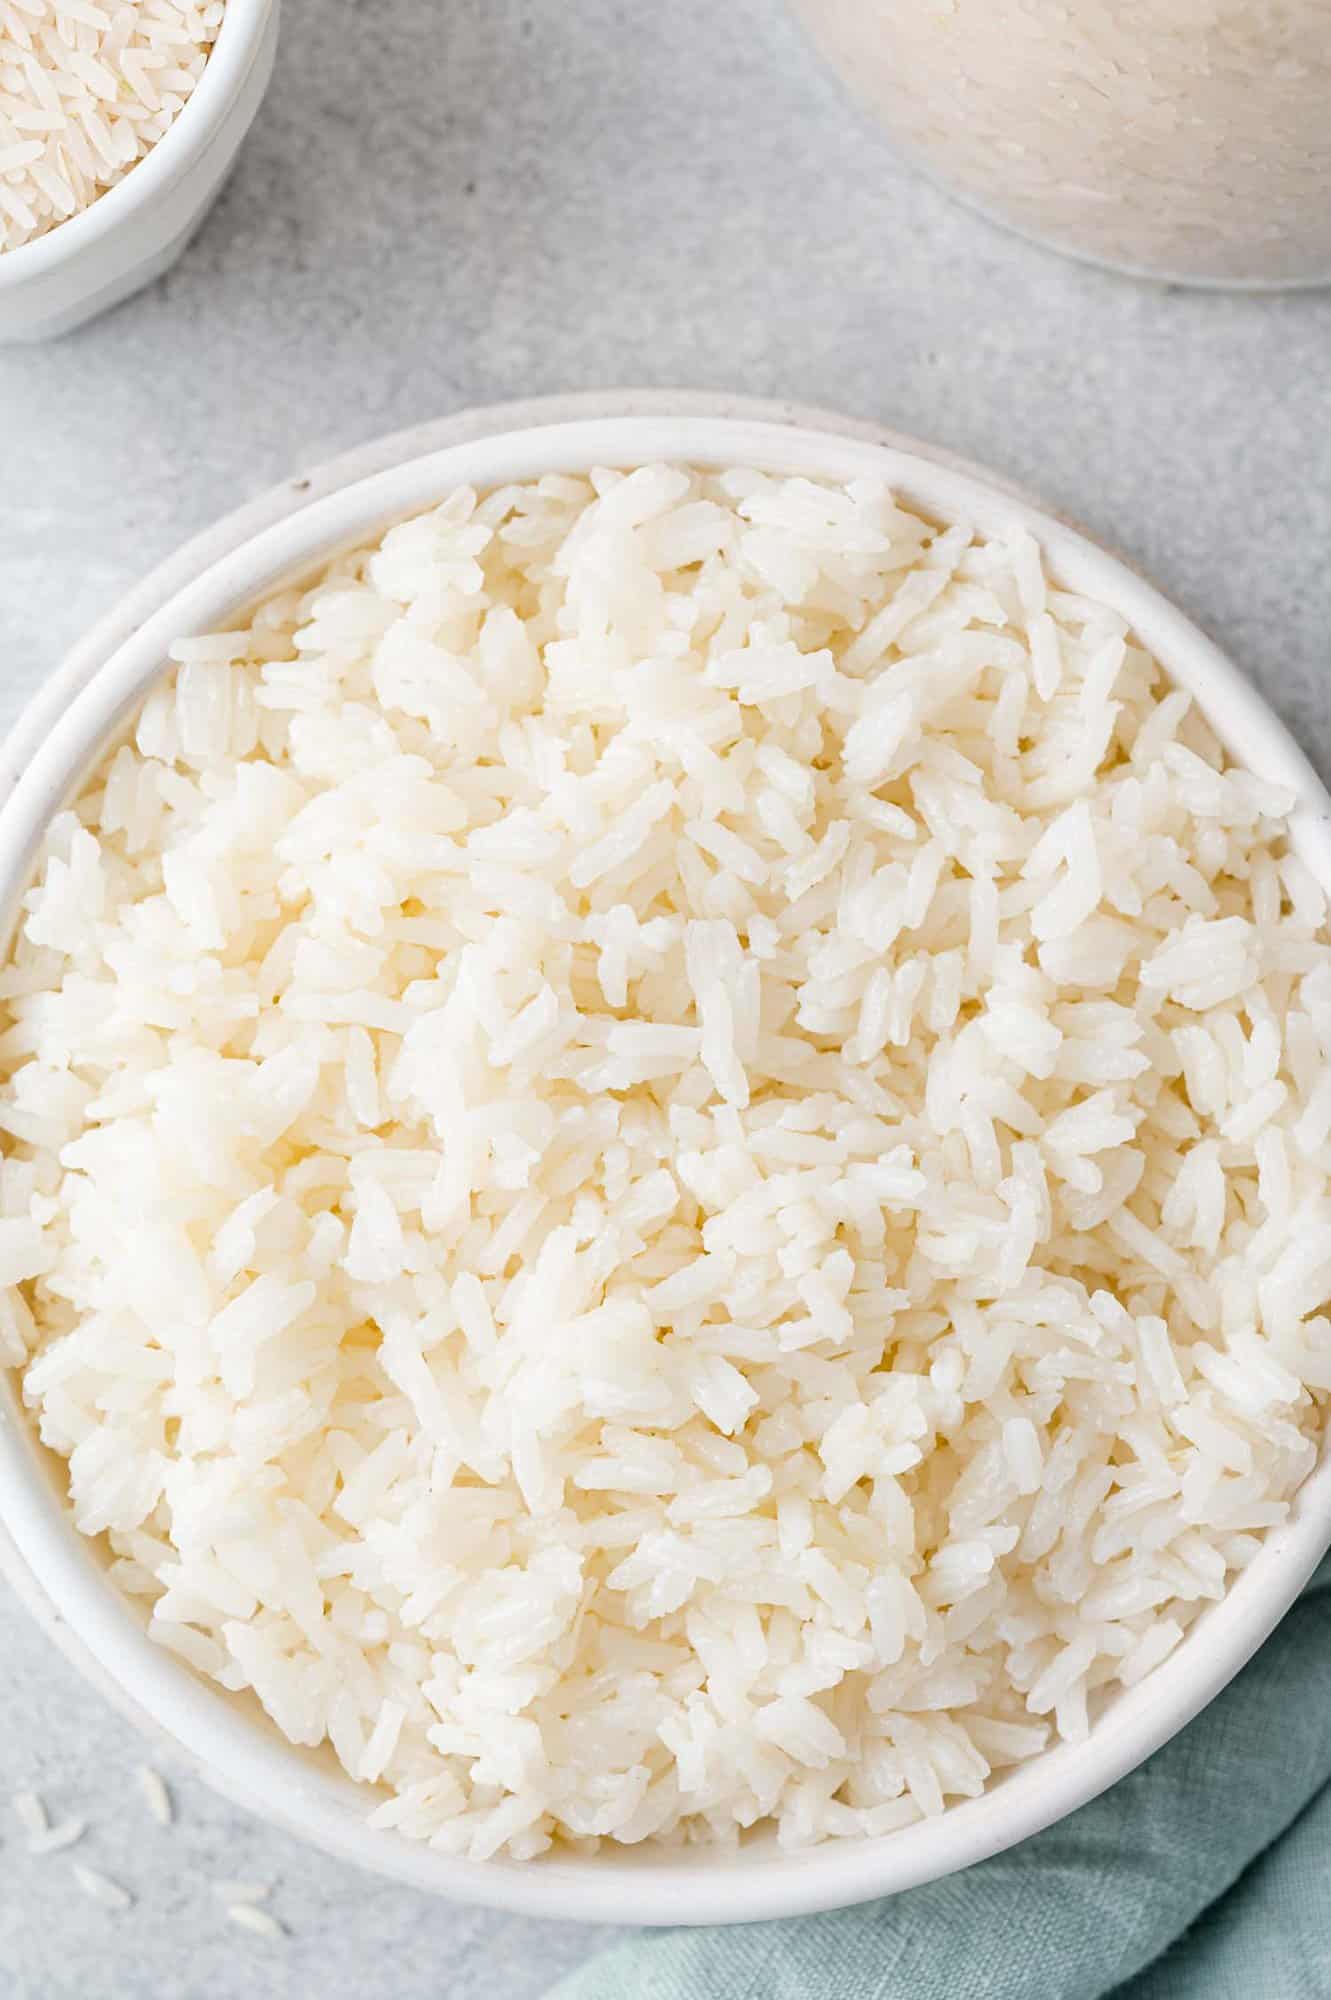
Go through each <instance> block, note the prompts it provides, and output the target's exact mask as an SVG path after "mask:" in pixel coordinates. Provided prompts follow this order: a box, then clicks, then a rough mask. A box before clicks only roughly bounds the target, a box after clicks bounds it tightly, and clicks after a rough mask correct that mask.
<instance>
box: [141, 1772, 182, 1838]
mask: <svg viewBox="0 0 1331 2000" xmlns="http://www.w3.org/2000/svg"><path fill="white" fill-rule="evenodd" d="M137 1775H138V1781H139V1790H140V1791H141V1792H142V1794H143V1802H144V1804H145V1805H146V1806H147V1808H148V1810H149V1812H150V1813H151V1814H152V1816H153V1818H154V1819H155V1820H156V1821H157V1824H158V1825H159V1826H170V1825H171V1823H172V1821H173V1820H174V1818H175V1813H174V1812H173V1810H172V1806H171V1794H170V1792H169V1791H168V1790H167V1786H166V1780H165V1778H163V1776H162V1774H161V1772H160V1771H154V1770H153V1768H152V1766H151V1765H149V1764H140V1766H139V1768H138V1774H137Z"/></svg>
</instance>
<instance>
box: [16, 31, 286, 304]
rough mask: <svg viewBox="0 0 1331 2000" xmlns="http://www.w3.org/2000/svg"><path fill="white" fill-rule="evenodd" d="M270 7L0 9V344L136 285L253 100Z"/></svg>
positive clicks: (200, 194)
mask: <svg viewBox="0 0 1331 2000" xmlns="http://www.w3.org/2000/svg"><path fill="white" fill-rule="evenodd" d="M276 33H277V7H276V0H0V339H16V340H23V339H37V338H41V337H45V336H47V335H50V334H54V333H62V332H65V331H67V330H68V329H69V328H70V327H73V326H76V325H78V324H79V323H80V321H82V320H84V319H87V318H89V317H90V316H91V315H92V314H93V313H94V312H100V311H103V310H105V308H106V307H107V306H109V305H112V304H115V303H116V301H117V300H119V299H121V298H124V297H125V296H127V294H128V293H129V292H130V291H132V290H136V289H138V287H140V286H141V285H144V284H147V283H148V282H149V281H150V280H151V279H152V278H154V277H157V276H158V275H159V274H160V273H161V272H162V271H164V270H165V269H166V268H167V266H168V265H169V264H170V263H172V262H173V261H174V259H175V258H176V257H177V256H178V255H179V253H180V251H181V250H182V249H183V247H184V245H185V243H186V242H187V241H188V240H189V237H190V236H191V234H192V233H193V231H194V229H195V228H196V227H197V225H198V223H199V222H200V221H201V219H202V217H203V215H204V214H205V213H206V211H207V209H208V207H209V205H210V203H211V202H212V199H213V197H214V195H215V194H216V193H217V190H218V188H219V187H220V186H221V183H222V180H223V178H224V177H225V175H226V173H227V171H228V170H229V168H230V166H231V163H232V160H233V158H234V156H235V153H236V151H237V149H238V147H239V145H240V142H241V140H242V138H243V137H244V135H245V132H246V130H247V129H248V127H249V124H250V121H251V120H252V118H253V116H254V113H255V111H256V110H257V108H258V104H259V101H260V99H261V97H262V95H263V91H264V88H265V86H266V84H267V81H268V76H269V73H270V71H271V68H272V61H273V51H274V47H275V42H276Z"/></svg>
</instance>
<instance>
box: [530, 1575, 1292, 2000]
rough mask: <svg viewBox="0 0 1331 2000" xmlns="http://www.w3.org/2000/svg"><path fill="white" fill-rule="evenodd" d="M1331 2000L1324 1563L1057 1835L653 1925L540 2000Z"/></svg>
mask: <svg viewBox="0 0 1331 2000" xmlns="http://www.w3.org/2000/svg"><path fill="white" fill-rule="evenodd" d="M1110 1995H1112V1996H1113V2000H1331V1559H1328V1561H1326V1562H1324V1563H1323V1565H1322V1567H1321V1568H1320V1569H1319V1571H1318V1572H1317V1574H1316V1576H1315V1577H1314V1578H1313V1580H1312V1582H1311V1583H1310V1584H1309V1585H1308V1588H1307V1590H1306V1591H1305V1592H1304V1594H1303V1596H1302V1597H1301V1598H1300V1599H1299V1601H1298V1603H1297V1604H1296V1605H1295V1606H1294V1608H1293V1609H1292V1610H1291V1611H1290V1613H1289V1614H1288V1616H1287V1617H1286V1618H1285V1620H1284V1621H1283V1623H1282V1624H1281V1625H1280V1627H1279V1629H1278V1630H1277V1631H1276V1632H1275V1633H1274V1634H1273V1635H1272V1637H1271V1638H1270V1639H1269V1640H1268V1641H1267V1643H1266V1644H1265V1646H1263V1647H1262V1649H1261V1651H1260V1652H1259V1653H1258V1654H1257V1656H1256V1658H1255V1659H1253V1660H1252V1661H1251V1662H1250V1663H1249V1665H1248V1666H1247V1667H1246V1668H1245V1669H1244V1671H1243V1672H1242V1673H1241V1674H1240V1675H1239V1676H1238V1677H1237V1679H1236V1680H1234V1681H1233V1682H1231V1684H1230V1686H1229V1687H1228V1688H1226V1689H1225V1691H1224V1693H1223V1694H1221V1695H1220V1696H1219V1697H1218V1698H1217V1699H1216V1700H1215V1701H1214V1702H1212V1703H1211V1705H1210V1706H1209V1707H1208V1708H1207V1709H1205V1710H1204V1711H1203V1713H1202V1714H1201V1715H1200V1716H1198V1717H1197V1719H1196V1720H1195V1721H1194V1722H1192V1723H1191V1724H1190V1725H1189V1726H1188V1728H1187V1729H1185V1730H1183V1731H1182V1732H1181V1733H1180V1734H1179V1735H1178V1736H1176V1737H1175V1738H1174V1739H1173V1740H1172V1741H1171V1742H1169V1743H1167V1744H1166V1745H1165V1746H1164V1748H1163V1749H1161V1750H1158V1751H1157V1752H1156V1754H1155V1756H1154V1757H1152V1758H1150V1759H1149V1760H1148V1762H1146V1763H1145V1764H1143V1765H1142V1766H1141V1767H1140V1769H1138V1770H1136V1771H1134V1772H1132V1773H1131V1774H1130V1775H1129V1776H1128V1777H1126V1778H1124V1779H1122V1780H1121V1781H1120V1782H1119V1783H1118V1784H1117V1785H1115V1786H1114V1787H1113V1788H1112V1789H1111V1790H1110V1791H1108V1792H1106V1793H1104V1794H1103V1795H1102V1796H1101V1797H1100V1798H1098V1799H1094V1800H1092V1802H1091V1803H1090V1805H1087V1806H1083V1807H1082V1808H1081V1810H1080V1811H1079V1812H1076V1813H1073V1814H1072V1815H1071V1816H1070V1817H1069V1818H1068V1819H1065V1820H1063V1821H1061V1822H1060V1823H1059V1824H1058V1825H1057V1826H1053V1827H1050V1828H1048V1829H1047V1830H1046V1831H1045V1832H1044V1833H1041V1834H1037V1835H1035V1836H1034V1838H1032V1839H1031V1840H1028V1841H1026V1842H1024V1843H1023V1844H1022V1845H1021V1846H1020V1847H1017V1848H1014V1849H1012V1850H1010V1851H1009V1852H1008V1853H1006V1854H1000V1855H996V1856H995V1857H994V1858H993V1859H992V1860H989V1861H984V1862H980V1863H978V1864H977V1865H976V1866H975V1867H974V1868H970V1869H967V1870H966V1871H965V1872H964V1873H962V1874H960V1875H952V1876H949V1877H947V1878H946V1879H945V1880H943V1881H941V1882H931V1883H928V1884H926V1885H925V1886H924V1887H923V1888H919V1889H912V1890H908V1891H907V1892H905V1893H904V1894H902V1895H899V1896H893V1897H888V1898H886V1899H884V1900H883V1901H882V1902H879V1903H871V1904H866V1905H863V1906H861V1907H860V1908H858V1909H853V1910H839V1911H834V1912H831V1913H829V1914H827V1915H824V1916H814V1917H798V1918H792V1919H790V1920H788V1921H782V1922H774V1923H762V1924H734V1925H724V1926H715V1927H711V1928H708V1929H705V1930H688V1931H671V1932H665V1933H662V1932H648V1933H645V1934H644V1935H643V1937H642V1938H641V1940H635V1941H633V1942H631V1943H629V1944H627V1945H625V1946H622V1947H619V1948H617V1949H616V1950H614V1951H611V1952H608V1953H606V1954H605V1955H604V1956H602V1957H600V1958H598V1959H595V1960H593V1961H592V1962H591V1963H590V1964H588V1965H586V1966H584V1967H582V1968H580V1970H579V1971H577V1972H575V1973H574V1974H572V1976H571V1977H569V1978H567V1979H565V1980H563V1981H562V1982H561V1983H560V1984H559V1985H558V1986H556V1987H554V1988H553V1989H552V1992H551V1994H550V1995H549V1996H548V2000H1108V1996H1110Z"/></svg>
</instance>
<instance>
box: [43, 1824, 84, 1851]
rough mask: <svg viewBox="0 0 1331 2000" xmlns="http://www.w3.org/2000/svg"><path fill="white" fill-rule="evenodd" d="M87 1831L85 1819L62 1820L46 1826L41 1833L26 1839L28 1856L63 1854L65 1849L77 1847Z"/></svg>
mask: <svg viewBox="0 0 1331 2000" xmlns="http://www.w3.org/2000/svg"><path fill="white" fill-rule="evenodd" d="M87 1831H88V1822H87V1820H86V1819H63V1820H60V1821H58V1822H57V1824H56V1825H55V1826H48V1827H46V1828H45V1829H44V1831H42V1832H41V1833H33V1834H30V1835H29V1837H28V1852H29V1854H63V1853H64V1851H65V1849H66V1848H67V1847H77V1845H78V1843H79V1842H80V1841H81V1840H82V1838H83V1836H84V1834H85V1833H86V1832H87Z"/></svg>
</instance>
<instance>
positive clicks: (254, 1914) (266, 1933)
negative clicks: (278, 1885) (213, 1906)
mask: <svg viewBox="0 0 1331 2000" xmlns="http://www.w3.org/2000/svg"><path fill="white" fill-rule="evenodd" d="M227 1918H228V1920H229V1921H230V1922H231V1923H233V1924H235V1925H236V1927H237V1928H238V1929H239V1930H242V1931H252V1932H253V1933H254V1935H255V1937H262V1938H272V1939H274V1940H276V1939H279V1938H284V1937H285V1936H286V1934H287V1933H286V1927H285V1926H284V1925H283V1924H280V1923H279V1922H278V1920H277V1918H276V1917H274V1916H272V1915H271V1914H270V1913H269V1912H268V1911H267V1910H256V1909H255V1907H254V1905H253V1903H233V1904H232V1905H231V1907H230V1908H229V1909H228V1911H227Z"/></svg>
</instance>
